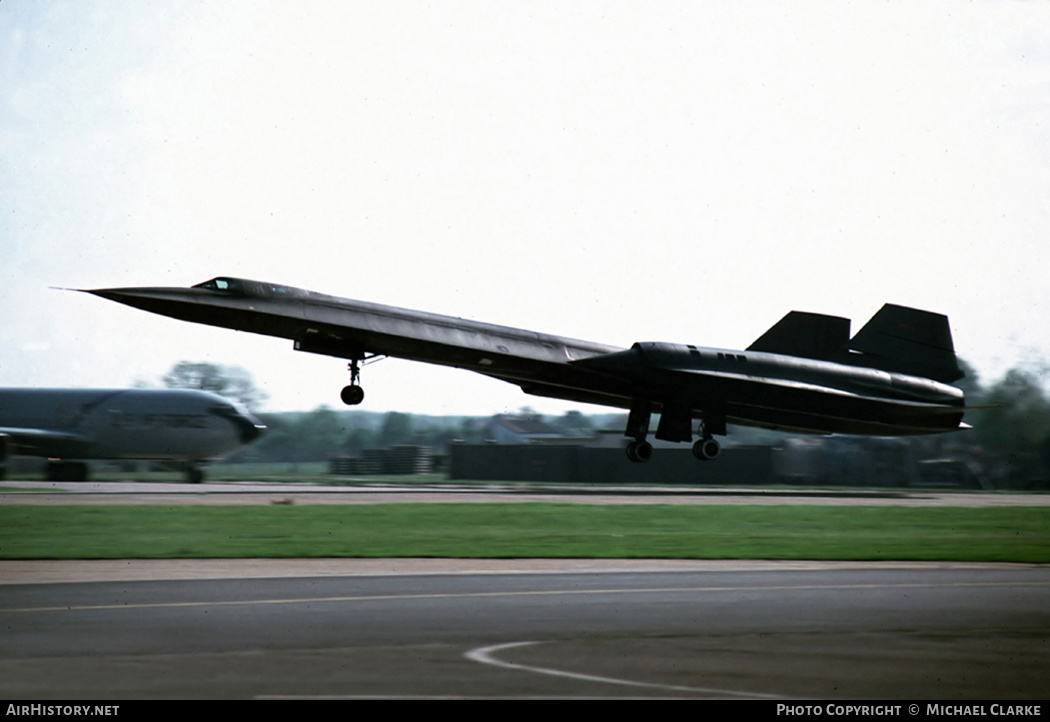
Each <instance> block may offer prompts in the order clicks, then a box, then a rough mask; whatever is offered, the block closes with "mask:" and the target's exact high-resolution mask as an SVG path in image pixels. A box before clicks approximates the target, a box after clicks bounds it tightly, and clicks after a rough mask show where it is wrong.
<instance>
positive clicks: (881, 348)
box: [849, 303, 965, 383]
mask: <svg viewBox="0 0 1050 722" xmlns="http://www.w3.org/2000/svg"><path fill="white" fill-rule="evenodd" d="M849 347H850V350H852V351H859V352H860V353H862V354H864V355H865V356H870V357H872V358H870V359H861V360H860V362H861V363H862V364H864V365H869V366H872V367H875V368H881V369H884V370H887V371H899V372H901V373H906V374H911V375H914V376H925V377H926V378H931V379H934V380H935V381H941V382H944V383H951V382H952V381H957V380H958V379H961V378H962V377H963V376H964V375H965V374H963V372H962V371H961V370H960V369H959V364H958V362H957V361H956V359H955V346H954V344H953V343H952V332H951V329H950V328H949V327H948V317H947V316H945V315H943V314H940V313H931V312H930V311H920V310H918V309H915V308H907V307H906V306H895V305H894V304H892V303H887V304H886V305H885V306H883V307H882V308H881V309H880V310H879V312H878V313H876V314H875V315H874V316H873V317H872V319H871V320H870V321H868V323H867V324H865V326H864V328H862V329H861V330H860V331H858V332H857V335H856V336H854V337H853V339H852V340H851V341H850V344H849Z"/></svg>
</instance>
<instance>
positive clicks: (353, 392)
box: [339, 385, 365, 406]
mask: <svg viewBox="0 0 1050 722" xmlns="http://www.w3.org/2000/svg"><path fill="white" fill-rule="evenodd" d="M339 398H341V399H342V400H343V403H344V404H346V405H347V406H357V405H358V404H359V403H361V402H362V401H364V400H365V390H364V389H363V388H361V387H360V386H354V385H351V386H344V387H343V390H342V391H341V392H339Z"/></svg>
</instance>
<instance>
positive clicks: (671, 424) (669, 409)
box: [624, 399, 726, 463]
mask: <svg viewBox="0 0 1050 722" xmlns="http://www.w3.org/2000/svg"><path fill="white" fill-rule="evenodd" d="M651 413H652V403H651V402H650V401H649V400H648V399H635V400H634V403H632V404H631V413H630V415H629V416H628V417H627V430H626V431H624V436H629V437H632V438H633V439H634V441H631V442H630V443H629V444H627V458H628V459H630V460H631V461H633V462H636V463H642V462H646V461H649V459H650V458H651V457H652V455H653V445H652V444H650V443H649V442H648V441H646V440H645V438H646V436H647V435H648V433H649V417H650V415H651ZM697 434H698V435H699V437H700V438H699V439H697V440H696V442H695V443H694V444H693V456H695V457H696V458H697V459H699V460H700V461H711V460H713V459H716V458H718V454H719V453H720V452H721V450H722V445H721V444H719V443H718V440H717V439H715V437H714V434H719V435H721V436H725V434H726V421H725V414H724V413H720V412H719V411H718V410H717V408H713V409H712V410H711V411H708V412H705V413H704V420H703V421H702V422H701V423H700V427H699V428H698V429H697ZM656 438H658V439H661V440H663V441H692V438H693V430H692V411H691V409H690V408H689V407H688V406H681V405H678V406H676V405H672V404H664V405H663V413H661V414H660V425H659V427H658V428H657V430H656Z"/></svg>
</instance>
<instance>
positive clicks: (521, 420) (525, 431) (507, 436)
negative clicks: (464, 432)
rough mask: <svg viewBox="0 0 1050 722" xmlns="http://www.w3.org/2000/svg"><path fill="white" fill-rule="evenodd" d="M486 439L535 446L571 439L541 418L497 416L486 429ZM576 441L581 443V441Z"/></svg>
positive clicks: (490, 420) (499, 442)
mask: <svg viewBox="0 0 1050 722" xmlns="http://www.w3.org/2000/svg"><path fill="white" fill-rule="evenodd" d="M485 438H486V439H489V440H491V441H495V442H496V443H498V444H534V443H537V442H550V441H556V440H559V439H566V438H569V437H567V436H566V435H565V434H563V433H562V432H561V431H559V430H558V429H556V428H554V427H553V426H551V425H550V424H546V423H544V422H543V421H542V420H541V419H540V417H539V416H532V415H528V414H522V415H511V414H497V415H496V416H493V417H492V418H491V419H489V421H488V424H487V425H486V427H485ZM575 441H577V442H579V439H576V440H575Z"/></svg>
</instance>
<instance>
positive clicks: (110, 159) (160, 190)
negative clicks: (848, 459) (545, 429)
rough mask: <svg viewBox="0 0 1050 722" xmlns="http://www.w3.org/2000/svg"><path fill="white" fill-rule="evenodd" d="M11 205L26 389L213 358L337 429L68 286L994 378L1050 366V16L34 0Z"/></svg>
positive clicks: (0, 276)
mask: <svg viewBox="0 0 1050 722" xmlns="http://www.w3.org/2000/svg"><path fill="white" fill-rule="evenodd" d="M0 190H2V194H0V252H2V255H0V264H2V265H0V269H2V270H0V303H2V306H0V308H2V313H3V317H2V321H0V384H2V385H5V386H74V385H75V386H126V385H131V384H133V383H135V382H136V381H155V380H156V379H158V377H159V376H161V375H162V374H163V373H165V372H166V371H167V370H168V369H169V368H170V367H171V366H172V365H173V364H174V363H175V362H177V361H179V360H182V359H186V360H193V361H209V362H214V363H220V364H227V365H238V366H242V367H244V368H246V369H248V370H250V371H251V372H252V373H253V374H254V377H255V380H256V382H257V384H258V385H259V386H260V387H261V388H262V389H264V390H265V391H266V392H267V393H268V394H269V395H270V401H269V403H268V406H267V408H268V409H269V410H292V409H312V408H314V407H316V406H318V405H320V404H322V403H327V404H330V405H332V406H335V407H338V406H339V401H338V390H339V388H341V387H342V385H344V384H345V383H346V381H347V374H346V371H345V364H344V363H342V362H340V361H339V360H338V359H334V358H327V357H321V356H313V355H310V354H303V353H298V352H295V351H293V350H292V348H291V343H290V342H287V341H282V340H279V339H271V338H266V337H261V336H251V335H248V334H243V333H235V332H232V331H227V330H222V329H214V328H210V327H205V326H197V325H193V324H186V323H182V322H178V321H174V320H171V319H167V318H163V317H160V316H154V315H151V314H147V313H144V312H142V311H137V310H134V309H131V308H127V307H124V306H120V305H117V304H114V303H111V302H108V301H104V300H102V299H100V298H96V297H92V296H88V295H84V294H77V293H70V292H63V291H56V290H51V289H50V288H49V287H51V286H62V287H75V288H105V287H119V286H143V285H171V286H189V285H192V284H195V283H199V282H201V281H204V280H207V279H208V278H211V277H213V276H217V275H232V276H242V277H247V278H256V279H261V280H268V281H273V282H277V283H283V284H286V285H292V286H299V287H304V288H309V289H313V290H317V291H323V292H327V293H332V294H335V295H339V296H345V297H349V298H357V299H363V300H369V301H377V302H382V303H388V304H392V305H397V306H404V307H408V308H416V309H423V310H427V311H434V312H439V313H447V314H452V315H456V316H465V317H470V318H475V319H478V320H482V321H489V322H494V323H500V324H505V325H511V326H517V327H522V328H529V329H533V330H538V331H546V332H550V333H555V334H559V335H563V336H570V337H576V338H582V339H587V340H592V341H599V342H604V343H609V344H616V345H623V346H629V345H630V344H631V343H633V342H635V341H648V340H662V341H674V342H682V343H694V344H699V345H707V346H718V347H730V348H743V347H746V346H747V345H748V344H749V343H751V341H753V340H754V339H755V338H757V337H758V336H759V335H761V333H762V332H763V331H765V330H766V329H767V328H768V327H769V326H771V325H772V324H774V323H775V322H776V321H777V320H779V319H780V318H781V316H783V315H784V313H786V312H787V311H789V310H792V309H797V310H805V311H815V312H821V313H829V314H835V315H841V316H847V317H850V318H852V319H853V321H854V330H856V329H858V328H859V327H860V325H862V324H863V323H864V322H865V321H866V320H867V319H868V318H869V317H870V316H871V315H872V314H874V312H875V311H876V310H878V308H879V307H880V306H881V305H882V304H883V303H885V302H893V303H899V304H904V305H909V306H915V307H918V308H923V309H928V310H933V311H938V312H941V313H946V314H947V315H948V316H949V318H950V320H951V323H952V329H953V332H954V337H955V344H956V349H957V351H958V352H959V354H960V355H961V356H962V357H963V358H965V359H967V360H968V361H970V362H971V363H972V364H974V365H975V366H976V368H977V369H978V371H979V372H980V376H981V380H982V381H984V382H989V381H993V380H995V379H996V378H997V377H998V376H1000V375H1001V374H1002V373H1003V372H1004V371H1005V370H1006V369H1007V368H1010V367H1012V366H1015V365H1018V364H1022V363H1027V364H1038V363H1042V362H1043V361H1046V360H1048V359H1050V323H1048V321H1047V319H1048V317H1050V282H1048V269H1050V263H1048V261H1050V3H1047V2H969V3H963V2H956V1H954V0H948V1H945V2H921V1H917V2H913V1H909V2H889V3H887V2H881V1H880V2H830V1H827V2H801V1H798V0H793V1H792V2H787V3H785V2H779V1H778V2H758V1H746V2H696V1H689V2H597V1H594V2H571V1H569V2H567V1H565V0H558V1H556V2H542V1H537V0H529V1H528V2H490V1H489V2H486V1H480V2H452V1H448V2H422V1H421V0H412V1H410V2H387V1H384V2H348V1H345V0H340V1H338V2H302V1H297V2H287V0H284V1H282V2H263V1H261V0H250V1H246V2H232V1H229V0H226V1H223V2H206V3H190V2H186V1H185V0H171V1H167V0H160V1H153V2H147V1H144V0H143V1H137V2H126V1H124V0H95V1H89V0H76V1H75V2H47V3H44V2H30V1H28V0H4V1H3V2H0ZM363 383H364V386H365V388H366V390H367V393H368V396H367V398H366V399H365V404H364V407H363V408H369V409H375V410H399V411H406V412H415V413H430V414H441V413H449V414H452V413H471V414H487V413H495V412H501V411H510V410H516V409H518V408H519V407H521V406H524V405H531V406H533V407H534V408H536V409H538V410H541V411H545V412H548V413H561V412H562V411H564V410H566V409H568V408H580V409H581V410H584V411H591V410H596V409H594V408H593V407H583V406H580V405H579V404H562V403H559V402H553V401H546V400H542V399H535V398H532V397H528V396H525V395H524V394H522V393H521V392H520V390H518V389H517V388H516V387H514V386H510V385H508V384H502V383H500V382H498V381H494V380H490V379H486V378H484V377H480V376H475V375H472V374H470V373H469V372H465V371H457V370H453V369H444V368H438V367H426V366H423V365H420V364H412V363H410V362H406V361H399V360H385V361H382V362H380V363H377V364H375V365H372V366H369V367H367V368H366V369H365V374H364V378H363Z"/></svg>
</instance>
